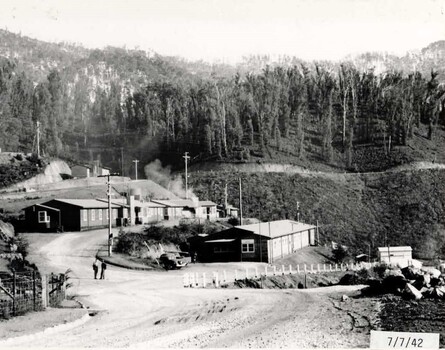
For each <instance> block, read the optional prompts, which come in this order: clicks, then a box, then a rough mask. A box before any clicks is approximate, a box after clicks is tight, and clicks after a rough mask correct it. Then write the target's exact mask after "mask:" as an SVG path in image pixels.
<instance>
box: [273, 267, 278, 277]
mask: <svg viewBox="0 0 445 350" xmlns="http://www.w3.org/2000/svg"><path fill="white" fill-rule="evenodd" d="M276 274H277V267H276V266H274V267H273V275H274V276H275V275H276Z"/></svg>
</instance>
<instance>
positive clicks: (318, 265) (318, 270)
mask: <svg viewBox="0 0 445 350" xmlns="http://www.w3.org/2000/svg"><path fill="white" fill-rule="evenodd" d="M317 272H318V273H320V264H317Z"/></svg>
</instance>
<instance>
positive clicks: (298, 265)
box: [297, 264, 300, 273]
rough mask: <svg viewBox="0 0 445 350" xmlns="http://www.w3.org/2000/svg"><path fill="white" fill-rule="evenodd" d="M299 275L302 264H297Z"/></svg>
mask: <svg viewBox="0 0 445 350" xmlns="http://www.w3.org/2000/svg"><path fill="white" fill-rule="evenodd" d="M297 273H300V264H297Z"/></svg>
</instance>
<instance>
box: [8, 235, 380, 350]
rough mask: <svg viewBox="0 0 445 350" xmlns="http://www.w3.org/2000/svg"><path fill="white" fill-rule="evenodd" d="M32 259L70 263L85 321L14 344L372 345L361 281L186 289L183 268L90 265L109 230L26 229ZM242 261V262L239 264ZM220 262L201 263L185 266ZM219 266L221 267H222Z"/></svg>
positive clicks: (55, 268)
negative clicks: (101, 268)
mask: <svg viewBox="0 0 445 350" xmlns="http://www.w3.org/2000/svg"><path fill="white" fill-rule="evenodd" d="M27 237H28V239H29V241H30V243H31V246H32V251H33V252H34V253H33V254H31V255H30V257H29V258H30V260H31V261H33V262H35V263H36V264H37V265H38V266H39V268H40V269H41V270H42V271H44V272H64V271H66V270H67V269H68V268H69V269H71V270H72V273H71V276H72V279H71V280H70V282H72V283H73V287H72V288H70V292H71V293H72V294H73V295H76V298H77V299H78V300H79V301H80V302H81V303H83V304H84V305H85V306H86V307H88V308H89V309H90V312H91V314H94V316H92V317H90V319H89V320H88V321H87V322H84V323H82V324H80V325H78V326H75V327H74V328H71V329H67V330H64V329H61V330H60V331H58V332H57V331H56V332H52V333H51V334H48V335H45V334H39V335H38V336H37V335H36V336H35V337H32V336H31V337H27V338H26V339H22V340H21V339H17V340H13V341H10V342H8V346H10V347H16V346H20V347H27V348H28V347H31V348H32V347H39V348H41V347H101V348H103V347H128V348H147V347H156V348H162V347H175V348H187V347H189V348H197V347H211V348H218V347H236V348H264V347H268V348H270V347H292V348H295V347H336V348H340V347H343V348H353V347H355V348H356V347H368V344H369V343H368V342H369V328H370V324H371V323H372V320H371V318H370V315H372V314H375V312H376V309H375V305H376V304H375V301H374V300H371V299H368V300H364V299H354V298H350V299H349V300H348V301H347V302H340V296H341V295H342V294H349V295H353V294H354V293H355V294H356V293H357V289H358V288H359V287H357V286H352V287H349V286H348V287H340V286H336V287H327V288H319V289H312V290H309V289H308V290H294V289H292V290H291V289H289V290H253V289H191V288H183V285H182V283H183V278H182V276H183V273H184V271H185V270H180V271H168V272H166V271H134V270H126V269H123V268H118V267H113V266H109V267H108V269H107V276H106V279H105V280H94V279H93V271H92V268H91V265H92V262H93V260H94V256H95V254H96V252H97V250H98V249H104V247H105V244H106V240H105V238H106V237H107V232H106V230H97V231H90V232H81V233H64V234H51V235H42V234H28V235H27ZM241 266H244V265H242V264H240V266H239V267H240V268H242V267H241ZM217 267H218V266H217V265H211V264H210V265H209V264H207V265H199V264H196V265H194V266H191V267H189V268H187V269H188V270H187V272H193V271H196V272H198V271H199V272H208V275H211V271H213V270H215V268H217ZM219 267H221V266H219Z"/></svg>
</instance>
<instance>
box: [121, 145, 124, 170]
mask: <svg viewBox="0 0 445 350" xmlns="http://www.w3.org/2000/svg"><path fill="white" fill-rule="evenodd" d="M121 175H122V176H124V148H123V147H121Z"/></svg>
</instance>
